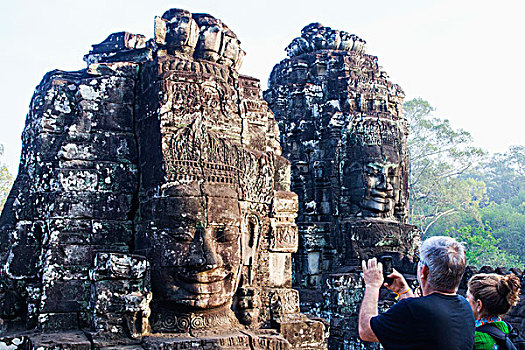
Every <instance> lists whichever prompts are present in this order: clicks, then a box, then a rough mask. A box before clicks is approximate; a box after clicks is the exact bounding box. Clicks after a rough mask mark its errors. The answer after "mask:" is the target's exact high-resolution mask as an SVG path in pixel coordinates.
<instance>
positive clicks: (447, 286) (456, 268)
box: [420, 236, 467, 291]
mask: <svg viewBox="0 0 525 350" xmlns="http://www.w3.org/2000/svg"><path fill="white" fill-rule="evenodd" d="M420 256H421V263H422V264H424V265H426V266H427V267H428V270H429V273H428V283H429V285H430V286H431V287H432V288H434V289H436V290H438V291H450V290H456V289H457V288H458V286H459V283H460V282H461V278H462V277H463V273H464V272H465V267H466V265H467V257H466V255H465V247H464V246H463V245H462V244H461V243H459V242H457V241H456V240H455V239H454V238H452V237H446V236H435V237H430V238H428V239H426V240H425V241H424V242H423V244H422V245H421V254H420Z"/></svg>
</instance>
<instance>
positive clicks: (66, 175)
mask: <svg viewBox="0 0 525 350" xmlns="http://www.w3.org/2000/svg"><path fill="white" fill-rule="evenodd" d="M243 56H244V52H243V51H242V49H241V48H240V42H239V40H238V39H237V36H236V35H235V34H234V33H233V32H232V31H231V30H230V29H229V28H228V27H227V26H226V25H225V24H224V23H222V22H221V21H220V20H218V19H215V18H214V17H212V16H210V15H207V14H192V13H190V12H188V11H185V10H180V9H172V10H169V11H167V12H166V13H165V14H164V15H163V16H161V17H157V18H156V19H155V37H154V38H153V39H149V40H146V38H145V37H144V36H142V35H135V34H130V33H126V32H121V33H114V34H112V35H110V36H109V37H108V38H107V39H106V40H105V41H104V42H102V43H101V44H98V45H93V50H92V51H91V52H90V53H89V54H87V55H86V56H85V61H86V62H87V63H88V68H87V69H85V70H81V71H78V72H61V71H54V72H51V73H48V74H47V75H46V76H45V77H44V79H43V81H42V83H41V84H40V85H39V86H38V87H37V90H36V92H35V95H34V97H33V100H32V103H31V108H30V111H29V114H28V117H27V122H26V128H25V130H24V134H23V152H22V158H21V163H20V172H19V174H18V177H17V180H16V182H15V186H14V187H13V190H12V192H11V194H10V196H9V199H8V202H7V204H6V205H5V209H4V211H3V213H2V217H1V219H0V240H1V241H2V242H3V243H4V244H2V245H1V246H0V259H1V262H2V264H3V266H4V269H2V273H1V274H0V287H1V288H0V319H1V321H2V322H1V323H0V324H1V327H2V329H1V330H0V341H2V342H4V343H5V344H9V346H11V348H13V349H16V348H25V347H32V348H33V347H34V348H44V349H46V348H54V347H57V346H60V347H61V348H65V349H70V348H71V349H73V348H75V349H77V348H78V349H80V348H82V349H83V348H86V349H88V348H89V349H90V348H109V347H111V348H119V347H126V348H144V349H160V348H162V349H168V348H169V349H181V348H188V347H196V348H200V349H209V348H216V349H237V348H239V347H251V348H253V349H263V348H264V349H277V348H279V349H300V348H305V349H316V348H323V347H324V340H323V337H324V336H323V332H324V326H323V324H322V323H321V322H318V321H312V320H309V319H308V318H307V317H306V316H304V315H302V314H300V313H299V308H298V305H299V301H298V296H297V293H296V292H294V291H293V290H292V289H291V284H292V282H291V281H292V277H291V276H292V273H291V261H292V259H291V254H292V253H293V252H295V250H296V249H297V244H298V239H297V227H296V224H295V221H294V220H295V217H296V215H297V208H298V206H297V196H296V195H295V194H294V193H292V192H290V164H289V162H288V161H287V160H286V159H284V158H283V157H281V155H280V154H281V148H280V145H279V130H278V127H277V123H276V121H275V119H274V116H273V114H272V113H271V112H270V111H269V109H268V107H267V105H266V103H265V102H264V101H263V99H262V98H261V91H260V86H259V81H258V80H256V79H254V78H250V77H246V76H242V75H239V73H238V72H237V69H238V68H239V67H240V64H241V61H242V57H243ZM309 329H314V330H315V332H313V333H312V334H309V333H308V332H307V331H308V330H309ZM66 331H67V332H66ZM50 332H52V334H53V336H52V337H51V336H49V334H50ZM299 334H301V336H299Z"/></svg>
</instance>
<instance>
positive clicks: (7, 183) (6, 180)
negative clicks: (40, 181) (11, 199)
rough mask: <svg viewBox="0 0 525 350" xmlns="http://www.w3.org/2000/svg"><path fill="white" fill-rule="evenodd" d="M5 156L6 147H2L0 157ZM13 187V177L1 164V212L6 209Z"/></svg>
mask: <svg viewBox="0 0 525 350" xmlns="http://www.w3.org/2000/svg"><path fill="white" fill-rule="evenodd" d="M3 154H4V146H2V145H0V157H1V156H2V155H3ZM11 186H13V176H12V175H11V173H10V172H9V170H8V169H7V166H6V165H5V164H4V163H3V162H2V163H0V212H1V211H2V210H3V209H4V204H5V201H6V199H7V196H8V195H9V191H10V190H11Z"/></svg>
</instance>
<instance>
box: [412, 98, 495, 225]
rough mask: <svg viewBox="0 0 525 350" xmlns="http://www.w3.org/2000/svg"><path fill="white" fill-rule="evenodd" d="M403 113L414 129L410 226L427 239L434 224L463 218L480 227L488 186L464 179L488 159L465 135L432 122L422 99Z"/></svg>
mask: <svg viewBox="0 0 525 350" xmlns="http://www.w3.org/2000/svg"><path fill="white" fill-rule="evenodd" d="M404 110H405V116H406V118H407V120H408V122H409V125H410V134H409V136H408V152H409V157H410V174H409V191H410V205H411V209H410V213H409V221H410V222H411V223H413V224H415V225H418V226H419V227H420V229H421V231H422V232H423V235H428V234H431V233H432V232H431V229H432V227H433V226H434V225H435V224H436V223H438V222H439V221H443V220H445V219H447V218H448V217H450V216H452V215H454V214H458V213H459V212H466V213H469V215H470V216H471V217H473V218H475V219H476V220H478V221H479V220H480V217H479V206H480V205H481V204H482V203H483V202H484V201H485V200H486V187H485V184H484V182H483V181H480V180H477V179H474V178H465V177H464V176H463V175H464V174H466V172H467V171H468V170H469V169H471V168H473V166H474V165H475V164H477V163H478V162H479V161H480V160H481V159H482V157H483V156H484V154H485V153H484V152H483V151H482V150H481V149H479V148H476V147H474V146H472V137H471V135H470V134H469V133H468V132H467V131H465V130H462V129H454V128H453V127H452V126H451V124H450V122H449V120H447V119H440V118H438V117H435V116H433V114H432V113H433V112H434V110H435V109H434V108H433V107H432V106H431V105H430V104H429V103H428V102H427V101H425V100H423V99H422V98H416V99H413V100H411V101H407V102H406V103H405V105H404Z"/></svg>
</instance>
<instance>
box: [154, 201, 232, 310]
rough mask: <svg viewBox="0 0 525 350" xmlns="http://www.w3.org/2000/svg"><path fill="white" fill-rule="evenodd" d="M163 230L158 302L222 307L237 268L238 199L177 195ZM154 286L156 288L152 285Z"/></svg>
mask: <svg viewBox="0 0 525 350" xmlns="http://www.w3.org/2000/svg"><path fill="white" fill-rule="evenodd" d="M172 199H173V200H174V201H175V203H172V204H173V205H174V206H176V207H177V208H178V210H177V214H176V215H174V216H172V217H171V218H170V220H172V222H171V224H170V225H169V226H170V227H169V229H168V230H166V235H167V236H168V237H166V239H165V242H164V243H165V244H164V246H163V247H161V251H160V252H158V253H160V254H162V256H161V264H162V266H161V267H160V271H159V272H160V280H158V281H153V282H154V287H157V288H155V289H156V290H157V291H158V292H160V293H161V294H162V299H164V300H165V301H168V302H170V303H175V304H178V305H183V306H185V307H189V308H191V309H209V308H215V307H218V306H222V305H225V304H227V303H228V302H230V301H231V300H232V297H233V295H234V294H235V292H236V290H237V287H238V283H239V278H240V270H241V251H240V249H241V248H240V222H241V214H240V209H239V201H238V200H237V199H235V198H221V197H177V198H172ZM155 284H156V286H155Z"/></svg>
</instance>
